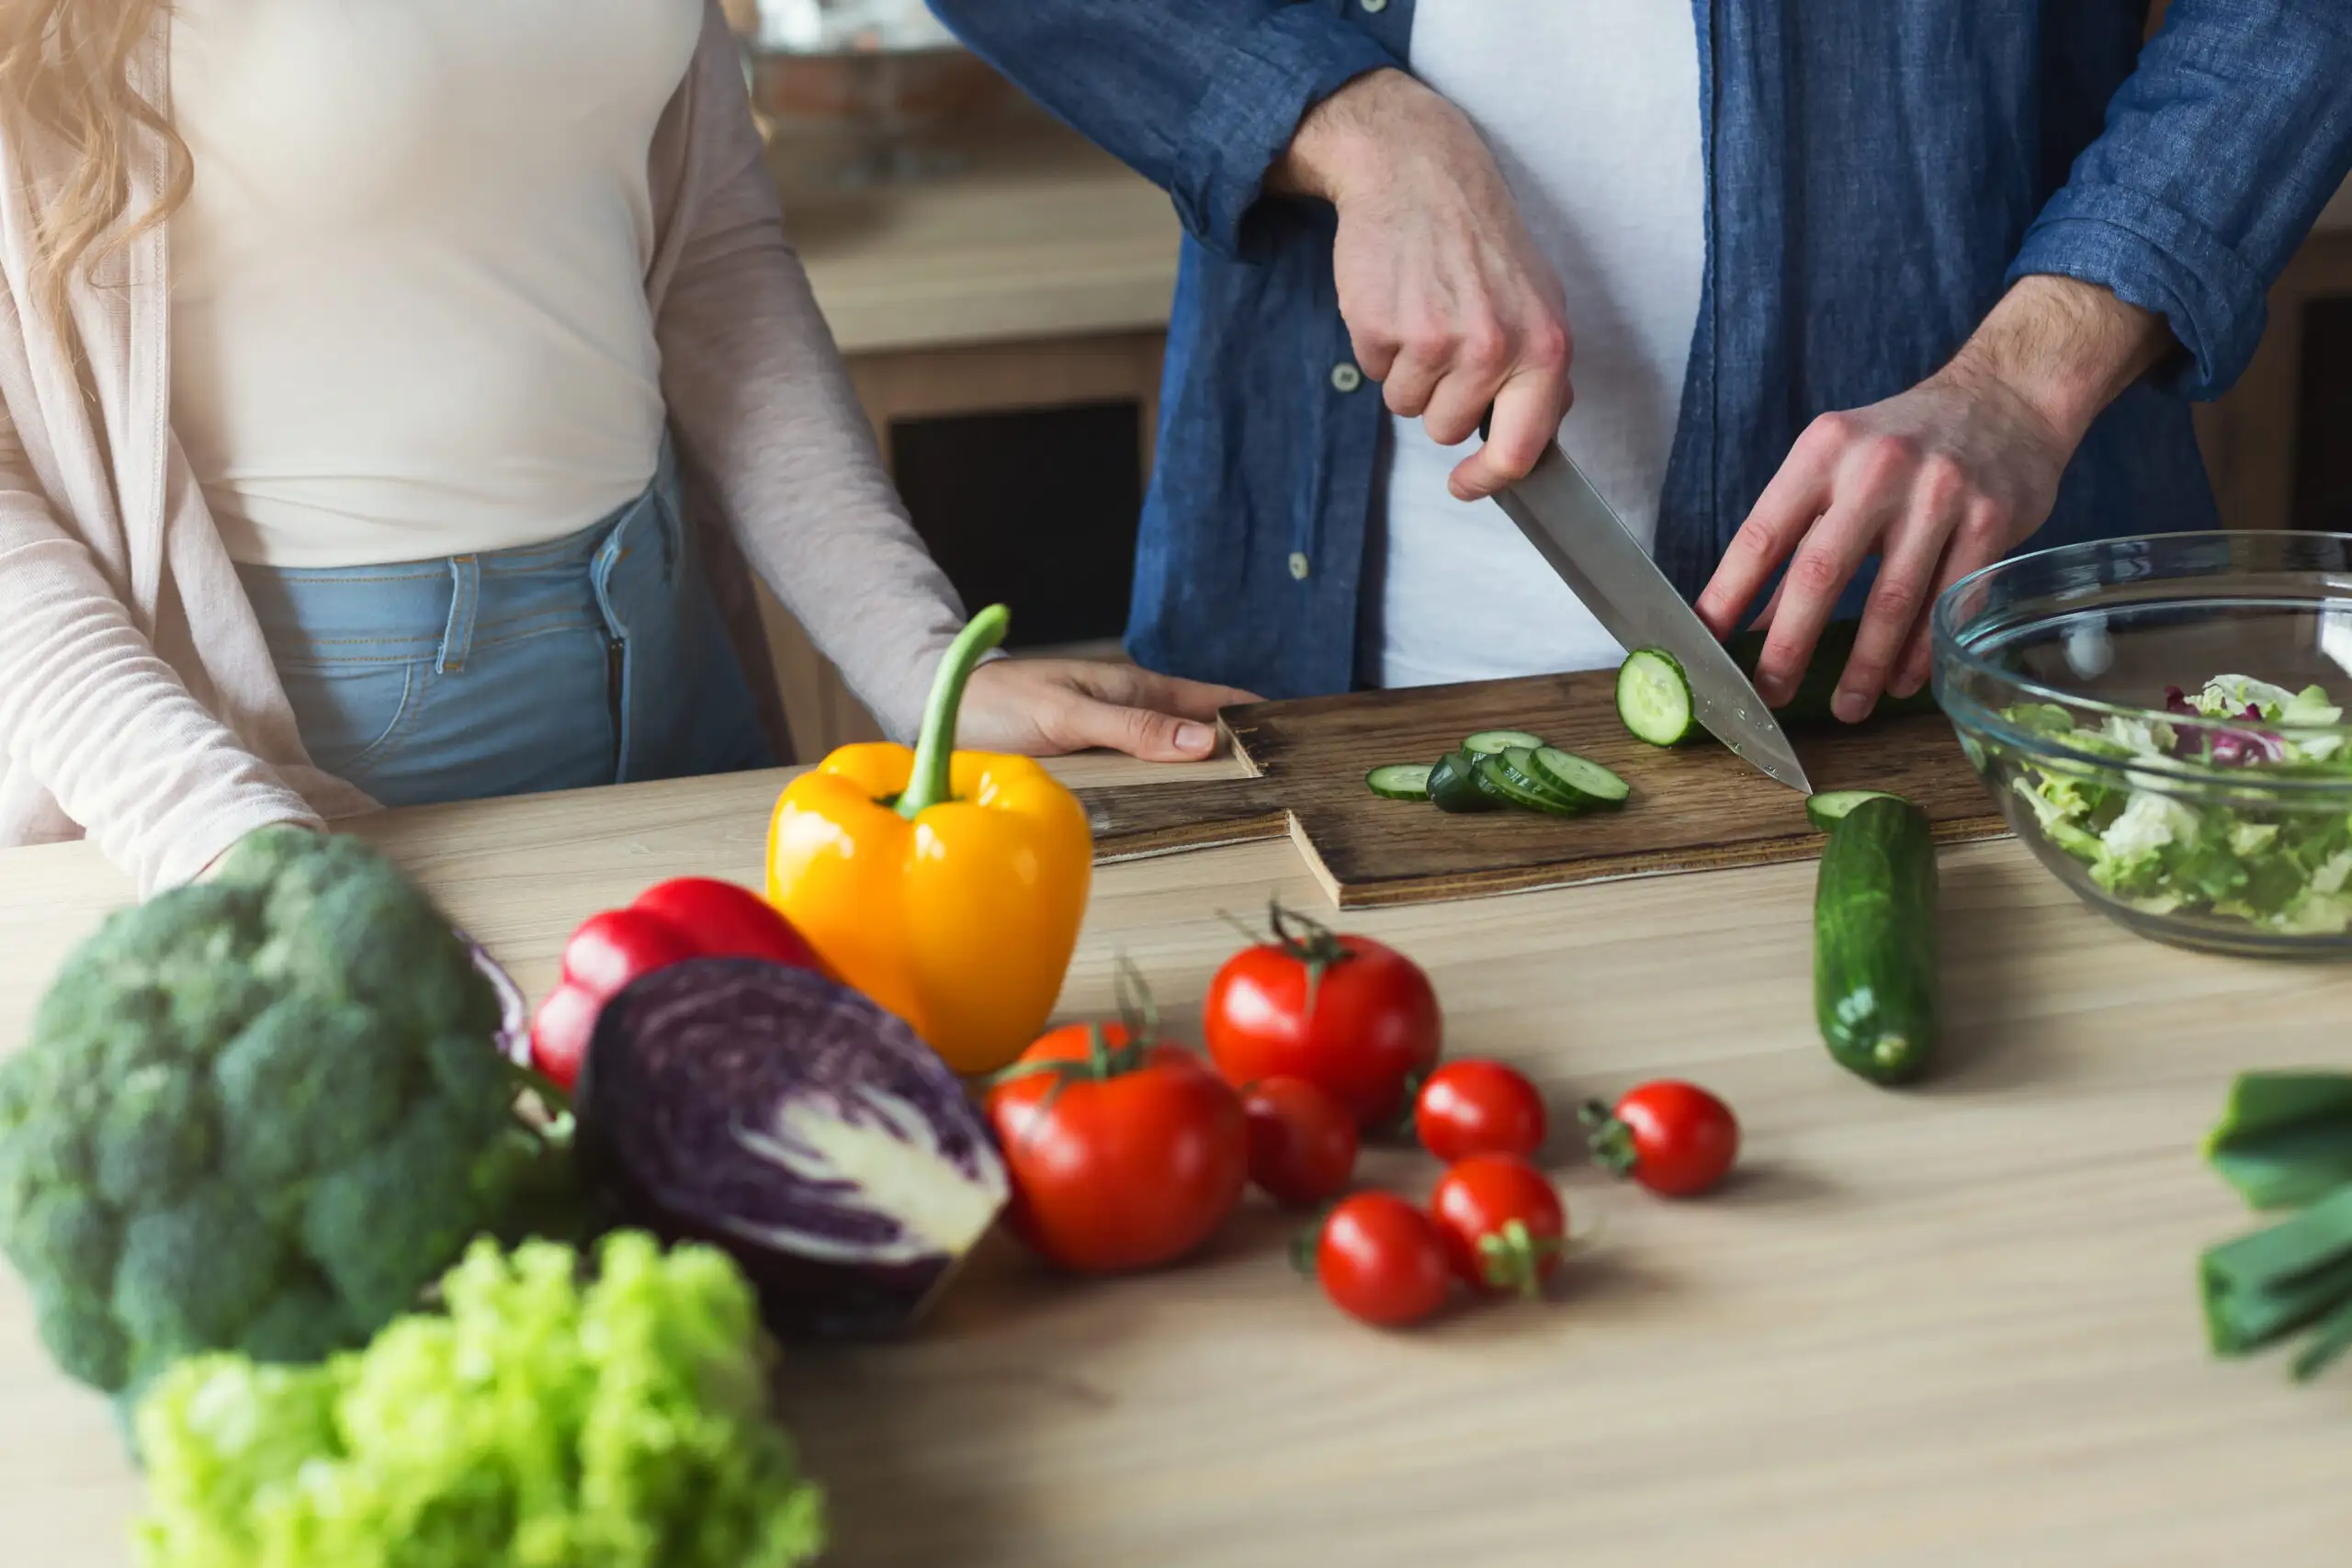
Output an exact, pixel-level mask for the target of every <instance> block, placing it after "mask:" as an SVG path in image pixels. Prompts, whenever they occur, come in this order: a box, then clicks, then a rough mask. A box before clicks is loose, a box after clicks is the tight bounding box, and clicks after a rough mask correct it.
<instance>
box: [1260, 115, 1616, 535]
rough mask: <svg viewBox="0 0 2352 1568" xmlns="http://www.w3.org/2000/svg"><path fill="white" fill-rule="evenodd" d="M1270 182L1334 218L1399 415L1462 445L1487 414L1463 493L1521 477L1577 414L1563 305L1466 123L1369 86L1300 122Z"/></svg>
mask: <svg viewBox="0 0 2352 1568" xmlns="http://www.w3.org/2000/svg"><path fill="white" fill-rule="evenodd" d="M1268 183H1269V185H1270V186H1271V187H1272V188H1273V189H1275V190H1279V191H1289V192H1294V193H1297V194H1302V195H1306V196H1317V197H1323V198H1325V199H1326V200H1329V202H1330V203H1331V204H1332V206H1333V207H1334V208H1335V209H1338V212H1339V215H1340V227H1339V237H1338V242H1337V248H1336V249H1335V250H1334V252H1333V254H1332V267H1333V270H1334V273H1335V274H1336V276H1337V281H1338V285H1339V291H1340V318H1341V319H1342V320H1343V321H1346V322H1347V324H1348V334H1349V337H1350V338H1351V341H1352V343H1353V345H1354V352H1355V359H1356V365H1357V367H1359V368H1360V369H1362V370H1363V373H1364V374H1365V375H1366V376H1369V377H1371V378H1373V379H1374V380H1375V381H1378V382H1380V383H1381V387H1382V392H1383V396H1384V397H1385V400H1386V401H1387V404H1388V406H1389V408H1390V409H1392V410H1393V411H1395V412H1397V414H1399V415H1401V416H1403V417H1405V418H1408V419H1409V418H1413V417H1415V416H1417V415H1418V416H1419V419H1420V421H1421V423H1422V426H1423V427H1424V428H1425V429H1427V430H1428V431H1429V433H1430V439H1431V440H1433V441H1435V442H1436V443H1437V444H1438V445H1439V446H1458V445H1459V444H1461V443H1462V442H1464V441H1466V440H1468V439H1469V438H1470V436H1471V434H1472V433H1473V432H1475V431H1476V429H1477V428H1478V422H1479V420H1480V419H1481V418H1482V417H1483V416H1484V415H1485V414H1486V412H1487V408H1488V407H1489V406H1490V405H1491V406H1492V408H1493V410H1494V422H1493V424H1492V426H1491V427H1490V429H1489V431H1488V434H1487V441H1486V444H1485V445H1484V446H1481V447H1480V448H1479V450H1477V451H1476V452H1475V453H1473V454H1471V455H1470V456H1469V457H1466V458H1464V460H1463V461H1462V463H1461V464H1460V465H1459V466H1458V467H1456V468H1454V470H1453V482H1452V489H1453V493H1454V495H1455V496H1456V497H1457V498H1458V499H1460V500H1463V501H1476V500H1478V499H1479V498H1480V497H1482V496H1488V495H1492V494H1493V493H1494V492H1495V491H1498V490H1500V489H1502V488H1503V487H1504V486H1505V485H1507V484H1510V482H1511V481H1512V480H1514V479H1521V478H1522V477H1524V476H1525V474H1526V473H1527V471H1528V469H1530V468H1533V467H1534V466H1535V459H1536V458H1538V457H1542V456H1543V453H1544V443H1546V442H1548V441H1550V440H1551V439H1552V438H1553V437H1554V436H1555V435H1557V434H1559V430H1560V421H1561V419H1562V417H1563V416H1565V415H1566V412H1567V411H1568V400H1569V396H1570V393H1569V389H1568V349H1569V344H1568V324H1567V312H1566V304H1565V302H1564V300H1563V299H1562V297H1561V293H1560V283H1559V279H1557V278H1556V277H1555V276H1553V275H1552V269H1551V267H1550V266H1549V265H1547V264H1546V263H1545V262H1544V257H1543V256H1542V255H1541V254H1539V253H1538V252H1537V251H1536V249H1535V242H1534V241H1533V240H1532V239H1531V238H1529V236H1528V232H1527V226H1526V225H1525V224H1524V223H1523V222H1521V220H1520V216H1519V208H1518V204H1517V203H1515V202H1514V201H1513V200H1512V199H1511V194H1510V187H1509V186H1506V185H1504V183H1503V177H1502V174H1501V172H1500V171H1499V170H1498V169H1497V168H1496V167H1495V160H1494V155H1493V154H1492V153H1491V152H1488V151H1487V144H1486V143H1485V142H1484V141H1481V140H1480V139H1479V136H1478V132H1477V131H1476V130H1475V129H1474V128H1473V127H1472V126H1471V124H1470V122H1469V121H1468V120H1467V119H1465V118H1463V116H1462V112H1461V111H1460V110H1459V109H1456V108H1455V107H1453V105H1452V104H1450V103H1447V102H1446V101H1445V100H1444V99H1443V98H1442V97H1440V96H1438V95H1437V94H1435V93H1433V92H1431V91H1430V89H1429V88H1427V87H1425V86H1423V85H1421V84H1420V83H1419V82H1417V81H1415V80H1414V79H1413V78H1412V77H1410V76H1408V75H1406V74H1405V73H1402V72H1400V71H1375V72H1374V73H1371V74H1370V75H1368V76H1360V77H1358V78H1357V79H1356V80H1355V81H1353V82H1351V83H1350V84H1349V85H1347V86H1345V87H1342V88H1341V89H1340V91H1338V92H1337V93H1334V94H1333V95H1332V96H1329V98H1326V99H1325V100H1324V101H1323V102H1322V103H1320V104H1318V105H1317V106H1316V107H1315V108H1314V109H1313V110H1311V111H1310V112H1309V113H1308V114H1307V116H1306V118H1305V119H1304V120H1302V121H1300V123H1299V128H1298V131H1297V134H1296V135H1295V137H1294V138H1293V140H1292V141H1291V146H1290V152H1289V153H1288V155H1287V156H1286V157H1285V158H1284V159H1283V161H1282V162H1281V163H1280V164H1277V165H1275V167H1274V169H1273V171H1272V175H1270V177H1269V181H1268Z"/></svg>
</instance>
